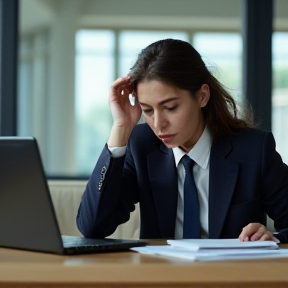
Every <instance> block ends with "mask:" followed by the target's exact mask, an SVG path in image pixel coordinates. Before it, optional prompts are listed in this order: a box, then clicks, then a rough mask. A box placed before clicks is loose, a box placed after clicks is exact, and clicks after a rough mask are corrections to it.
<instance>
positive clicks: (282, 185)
mask: <svg viewBox="0 0 288 288" xmlns="http://www.w3.org/2000/svg"><path fill="white" fill-rule="evenodd" d="M275 146H276V144H275V140H274V137H273V135H272V133H270V132H269V133H267V134H266V137H265V139H264V142H263V149H262V189H263V191H265V193H263V194H262V201H263V202H262V203H263V205H264V207H265V211H266V213H267V214H268V216H269V217H270V218H271V219H273V220H274V226H275V229H276V231H282V230H285V229H287V228H288V167H287V165H286V164H284V163H283V161H282V158H281V156H280V155H279V154H278V153H277V151H276V149H275ZM276 237H277V236H276ZM279 237H281V236H280V234H279ZM284 238H285V236H284V234H283V240H284ZM286 239H287V237H286ZM279 240H280V239H279ZM287 240H288V239H287ZM280 241H281V240H280ZM281 242H282V241H281Z"/></svg>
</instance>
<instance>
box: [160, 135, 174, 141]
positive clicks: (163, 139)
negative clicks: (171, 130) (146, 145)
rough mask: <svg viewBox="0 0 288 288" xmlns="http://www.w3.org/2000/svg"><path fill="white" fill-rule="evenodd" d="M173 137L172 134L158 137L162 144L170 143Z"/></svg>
mask: <svg viewBox="0 0 288 288" xmlns="http://www.w3.org/2000/svg"><path fill="white" fill-rule="evenodd" d="M173 137H174V135H172V134H169V135H168V134H167V135H159V138H160V139H161V140H162V141H163V142H164V143H169V142H171V141H172V138H173Z"/></svg>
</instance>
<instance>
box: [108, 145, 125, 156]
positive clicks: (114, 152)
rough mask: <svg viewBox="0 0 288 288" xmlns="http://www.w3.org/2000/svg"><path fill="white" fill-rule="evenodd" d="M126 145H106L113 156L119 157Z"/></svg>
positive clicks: (123, 153)
mask: <svg viewBox="0 0 288 288" xmlns="http://www.w3.org/2000/svg"><path fill="white" fill-rule="evenodd" d="M126 148H127V146H123V147H108V149H109V151H110V152H111V154H112V157H113V158H119V157H122V156H123V155H125V153H126Z"/></svg>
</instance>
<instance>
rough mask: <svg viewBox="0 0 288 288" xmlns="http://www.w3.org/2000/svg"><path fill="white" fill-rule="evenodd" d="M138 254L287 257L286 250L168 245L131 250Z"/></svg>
mask: <svg viewBox="0 0 288 288" xmlns="http://www.w3.org/2000/svg"><path fill="white" fill-rule="evenodd" d="M131 250H133V251H137V252H139V253H144V254H150V255H158V256H164V257H177V258H182V259H186V260H192V261H212V260H214V261H215V260H236V259H259V258H280V257H288V249H259V248H257V249H253V248H251V249H244V250H243V249H220V248H219V249H207V250H206V249H202V250H198V251H193V250H190V249H185V248H176V247H172V246H169V245H165V246H161V245H156V246H149V245H148V246H144V247H134V248H131Z"/></svg>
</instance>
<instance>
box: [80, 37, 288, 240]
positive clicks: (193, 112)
mask: <svg viewBox="0 0 288 288" xmlns="http://www.w3.org/2000/svg"><path fill="white" fill-rule="evenodd" d="M130 94H133V96H134V97H135V103H134V105H132V104H131V103H130V101H129V95H130ZM130 96H131V95H130ZM109 104H110V109H111V112H112V116H113V120H114V123H113V127H112V130H111V134H110V138H109V140H108V142H107V145H106V146H105V147H104V149H103V151H102V154H101V155H100V157H99V160H98V162H97V164H96V167H95V169H94V171H93V173H92V176H91V178H90V180H89V182H88V185H87V187H86V190H85V192H84V194H83V197H82V202H81V205H80V207H79V211H78V216H77V225H78V228H79V230H80V231H81V232H82V234H83V235H84V236H85V237H91V238H101V237H106V236H109V235H111V234H112V233H113V232H114V231H115V229H116V228H117V226H118V225H119V224H121V223H124V222H126V221H127V220H128V219H129V216H130V212H131V211H133V210H134V209H135V206H134V205H135V204H136V203H138V202H139V203H140V216H141V228H140V238H144V239H152V238H200V237H201V238H235V237H238V236H239V238H240V240H242V241H244V240H247V239H250V240H259V239H261V240H273V241H279V240H280V241H282V242H283V241H287V239H286V240H285V237H286V236H287V235H286V236H285V232H283V233H281V232H280V233H279V234H277V238H276V237H275V236H274V235H272V234H271V233H270V232H269V231H267V229H266V228H265V224H266V213H267V214H268V215H269V216H270V217H271V218H272V219H273V220H274V223H275V227H276V229H277V230H278V231H281V230H283V229H286V228H287V227H288V177H287V176H288V173H287V171H288V170H287V166H286V165H285V164H284V163H283V162H282V159H281V157H280V155H279V154H278V153H277V152H276V150H275V141H274V138H273V136H272V134H271V133H270V132H265V131H261V130H258V129H255V128H253V125H252V124H250V122H249V121H247V120H243V119H240V118H239V117H238V112H237V108H236V104H235V102H234V100H233V98H232V97H231V96H230V95H229V93H228V92H227V91H226V90H225V89H224V88H223V86H221V84H220V83H219V82H218V81H217V80H216V79H215V78H214V77H213V76H212V75H211V73H210V72H209V71H208V69H207V68H206V66H205V64H204V62H203V61H202V59H201V56H200V55H199V53H198V52H197V51H196V50H195V49H194V48H193V47H192V46H191V45H190V44H189V43H187V42H184V41H180V40H173V39H166V40H161V41H158V42H155V43H153V44H151V45H149V46H148V47H147V48H145V49H144V50H142V52H141V53H140V54H139V56H138V59H137V61H136V63H135V65H134V66H133V67H132V68H131V71H130V73H129V76H127V77H123V78H119V79H117V80H116V81H115V82H114V83H113V85H112V87H111V93H110V97H109ZM142 114H143V116H144V118H145V120H146V123H145V124H138V125H136V124H137V123H138V121H139V119H140V117H141V115H142ZM185 155H186V156H185ZM187 156H188V157H187ZM182 158H183V159H189V160H187V161H191V160H190V159H193V161H192V162H193V163H194V166H193V168H189V169H190V170H189V169H188V168H187V174H185V169H186V166H184V165H185V161H186V160H185V161H184V160H183V159H182ZM191 169H193V170H191ZM190 171H192V172H191V173H190ZM191 175H192V176H191ZM191 177H192V178H191ZM193 177H194V178H193ZM189 179H190V180H189ZM191 179H192V180H191ZM188 180H189V181H190V184H189V185H188V184H186V183H187V181H188ZM191 181H192V182H191ZM191 183H192V184H191ZM194 183H195V184H194ZM192 186H193V187H195V186H196V189H194V190H195V191H196V190H197V192H196V196H195V193H194V197H196V200H193V201H191V203H192V204H191V205H194V204H195V205H196V206H195V207H194V206H193V208H192V206H189V207H191V208H189V207H188V208H187V207H186V206H187V205H188V204H187V203H188V200H187V199H188V196H186V195H190V194H193V193H192V192H191V193H190V192H187V191H188V188H189V187H192ZM189 189H190V188H189ZM191 189H192V188H191ZM191 191H192V190H191ZM186 193H187V194H186ZM189 193H190V194H189ZM184 195H185V199H186V201H185V199H183V198H184ZM186 197H187V198H186ZM197 198H198V200H197ZM189 201H190V200H189ZM185 207H186V208H185ZM194 211H196V213H195V214H193V213H194ZM192 215H194V216H193V217H194V218H193V217H192ZM191 218H193V219H192V221H191ZM189 221H190V222H191V223H192V224H189ZM187 223H188V224H187ZM195 223H196V228H193V229H191V230H193V231H196V232H195V234H193V233H194V232H193V231H192V232H191V233H192V234H189V233H190V232H187V229H190V228H191V227H192V226H193V225H194V224H195ZM249 223H256V224H255V225H254V224H250V226H247V225H248V224H249ZM251 225H252V226H253V227H252V228H251ZM246 226H247V227H246ZM187 227H188V228H187ZM189 227H190V228H189ZM243 227H245V229H243ZM263 227H264V228H263ZM256 228H257V229H256ZM242 229H243V230H242ZM259 229H260V232H259ZM187 233H188V234H187ZM257 233H258V234H257ZM187 235H188V236H187ZM191 235H192V236H191Z"/></svg>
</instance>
